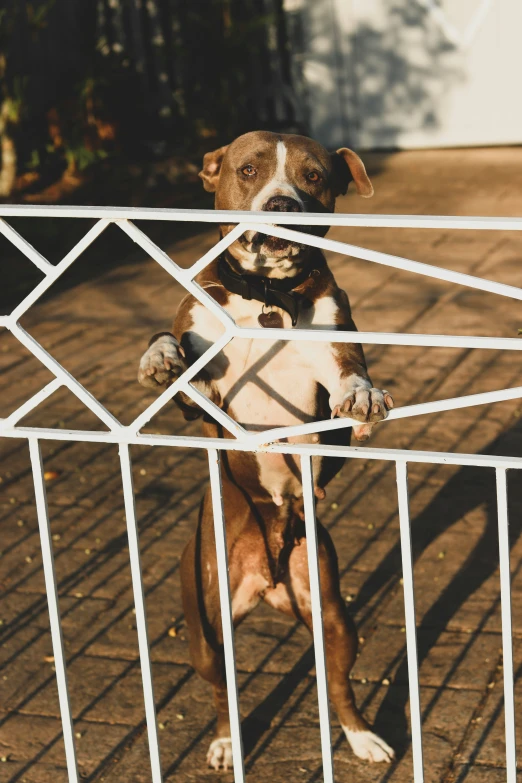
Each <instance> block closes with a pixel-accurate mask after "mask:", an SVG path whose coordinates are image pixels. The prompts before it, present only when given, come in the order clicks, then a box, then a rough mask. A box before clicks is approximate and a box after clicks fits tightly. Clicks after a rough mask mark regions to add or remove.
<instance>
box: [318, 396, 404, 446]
mask: <svg viewBox="0 0 522 783" xmlns="http://www.w3.org/2000/svg"><path fill="white" fill-rule="evenodd" d="M392 408H393V397H392V396H391V394H390V393H389V392H387V391H381V390H380V389H373V388H369V387H367V386H356V387H355V388H354V389H353V390H352V391H350V392H349V393H348V394H347V395H346V397H345V398H344V400H343V401H342V403H340V404H339V405H336V406H335V407H334V409H333V410H332V419H335V418H339V417H340V418H350V419H356V420H357V421H360V422H363V423H362V424H361V425H357V426H354V427H353V433H354V435H355V437H356V438H357V440H367V439H368V438H369V437H370V434H371V431H372V426H373V424H375V422H377V421H382V420H383V419H385V418H386V417H387V415H388V411H389V410H391V409H392Z"/></svg>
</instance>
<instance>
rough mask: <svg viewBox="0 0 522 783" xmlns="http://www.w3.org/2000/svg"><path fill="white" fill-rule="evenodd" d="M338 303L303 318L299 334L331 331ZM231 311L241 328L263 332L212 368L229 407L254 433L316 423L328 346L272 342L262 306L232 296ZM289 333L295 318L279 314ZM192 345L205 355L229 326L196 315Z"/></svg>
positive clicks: (232, 346) (233, 347) (197, 311)
mask: <svg viewBox="0 0 522 783" xmlns="http://www.w3.org/2000/svg"><path fill="white" fill-rule="evenodd" d="M335 308H336V306H335V302H334V301H333V300H332V299H331V298H325V299H324V300H320V305H319V306H312V307H309V308H307V309H305V310H303V312H302V313H300V316H299V320H298V325H297V326H298V328H307V329H314V328H323V329H324V328H331V324H332V323H333V322H334V320H333V319H334V317H335ZM226 310H227V311H228V312H229V313H230V315H231V316H232V317H233V319H234V321H235V323H236V324H237V325H238V326H240V327H246V328H252V327H255V328H259V331H260V333H261V334H260V339H255V340H253V339H242V338H234V339H233V340H232V341H231V342H230V343H229V344H228V345H227V346H226V347H225V348H224V350H223V351H222V352H221V353H220V354H219V355H218V356H217V357H216V358H215V359H214V360H213V361H212V362H211V363H210V364H209V365H207V371H208V372H209V374H210V376H211V379H212V382H213V385H214V387H215V389H216V390H217V391H218V392H219V395H220V397H221V400H222V401H223V407H224V408H225V410H227V411H228V412H229V413H230V414H231V415H232V416H233V417H234V418H235V419H236V421H238V422H239V423H240V424H241V425H242V426H244V427H245V428H246V429H247V430H250V431H254V432H255V431H259V430H262V429H267V428H271V427H278V426H287V425H291V424H300V423H303V422H308V421H312V420H313V419H314V417H315V414H316V408H317V403H316V400H317V382H316V378H317V372H316V370H317V367H318V365H319V364H320V363H321V362H324V361H325V357H326V355H330V351H329V346H328V344H325V343H322V342H306V343H305V342H297V341H296V342H293V341H288V340H273V339H270V329H263V328H261V327H260V326H259V323H258V316H259V314H260V313H261V311H262V305H261V303H260V302H255V301H246V300H243V299H242V298H241V297H239V296H235V295H231V296H230V299H229V302H228V303H227V305H226ZM276 312H277V313H279V314H280V315H281V317H282V320H283V326H284V327H285V328H291V321H290V317H289V315H288V314H287V313H286V312H284V311H283V310H280V309H276ZM192 321H193V325H192V328H191V332H190V334H191V336H190V340H191V343H192V345H193V347H194V349H195V351H196V353H198V354H200V353H202V352H203V350H204V349H206V348H208V347H209V344H210V343H213V342H215V340H216V339H217V338H218V337H219V336H220V335H221V334H222V333H223V326H222V325H221V323H220V322H219V321H218V320H217V319H216V318H215V316H214V315H212V313H210V312H209V311H208V310H207V309H206V308H204V307H203V306H200V305H196V306H195V307H194V309H193V312H192Z"/></svg>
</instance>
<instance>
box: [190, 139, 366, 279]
mask: <svg viewBox="0 0 522 783" xmlns="http://www.w3.org/2000/svg"><path fill="white" fill-rule="evenodd" d="M199 176H200V177H201V179H202V180H203V185H204V188H205V190H208V191H209V192H211V193H215V194H216V199H215V206H216V209H234V210H236V209H244V210H252V211H258V210H259V211H261V210H262V211H266V212H268V213H274V212H333V211H334V209H335V199H336V198H337V196H339V195H340V194H341V193H342V194H344V193H346V191H347V189H348V185H349V183H350V182H351V181H352V180H353V182H354V184H355V188H356V190H357V193H358V194H359V195H360V196H363V197H364V198H369V197H370V196H372V195H373V187H372V184H371V182H370V180H369V178H368V175H367V173H366V170H365V168H364V164H363V162H362V160H361V159H360V158H359V157H358V155H356V154H355V152H352V150H349V149H347V148H346V147H343V148H342V149H339V150H337V152H332V153H330V152H327V150H326V149H325V148H324V147H322V146H321V145H320V144H318V143H317V142H316V141H313V139H309V138H307V137H306V136H296V135H293V134H277V133H269V132H267V131H254V132H252V133H246V134H245V135H244V136H240V137H239V138H237V139H236V140H235V141H233V142H232V143H231V144H228V145H227V146H225V147H220V148H219V149H218V150H215V151H214V152H208V153H207V154H206V155H205V157H204V158H203V169H202V171H201V172H200V174H199ZM267 221H270V222H271V223H275V222H277V221H276V219H275V215H274V216H273V217H272V218H271V219H270V217H269V216H268V215H267ZM232 228H233V226H231V225H223V226H221V232H222V235H225V234H227V233H228V232H229V231H230V230H231V229H232ZM296 228H298V230H301V231H306V232H308V233H314V234H319V235H320V234H325V233H326V230H327V229H325V228H322V227H314V228H309V227H305V226H302V227H301V226H299V227H296ZM229 251H230V253H231V255H232V256H233V257H234V258H235V259H236V261H237V262H238V263H239V264H240V266H241V267H242V268H243V269H245V270H248V271H250V272H257V273H259V274H263V275H269V276H270V275H273V276H278V277H281V276H287V275H288V276H291V275H294V274H297V273H298V272H299V270H300V269H301V268H302V265H303V264H304V263H305V262H306V258H307V255H308V248H307V247H306V246H305V245H302V244H300V243H296V242H290V241H288V240H286V239H279V238H277V237H271V236H267V235H266V234H261V233H260V232H259V231H247V232H246V233H245V234H244V235H243V236H242V237H241V238H240V239H239V240H237V241H236V242H234V243H233V244H232V245H231V246H230V248H229Z"/></svg>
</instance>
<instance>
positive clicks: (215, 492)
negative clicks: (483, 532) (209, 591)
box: [208, 449, 245, 783]
mask: <svg viewBox="0 0 522 783" xmlns="http://www.w3.org/2000/svg"><path fill="white" fill-rule="evenodd" d="M220 463H221V455H220V452H219V451H218V450H217V449H209V450H208V468H209V472H210V487H211V491H212V511H213V517H214V536H215V539H216V559H217V569H218V582H219V600H220V604H221V623H222V626H223V648H224V652H225V673H226V678H227V696H228V712H229V718H230V736H231V740H232V759H233V762H234V780H235V783H244V781H245V767H244V762H243V737H242V735H241V716H240V713H239V696H238V691H237V676H236V653H235V646H234V623H233V618H232V596H231V594H230V580H229V570H228V550H227V537H226V527H225V515H224V511H223V486H222V483H221V470H220Z"/></svg>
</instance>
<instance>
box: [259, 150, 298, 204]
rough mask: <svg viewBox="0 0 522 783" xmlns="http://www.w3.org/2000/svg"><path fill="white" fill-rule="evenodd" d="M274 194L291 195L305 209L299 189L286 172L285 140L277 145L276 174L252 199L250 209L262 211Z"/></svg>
mask: <svg viewBox="0 0 522 783" xmlns="http://www.w3.org/2000/svg"><path fill="white" fill-rule="evenodd" d="M272 196H289V197H290V198H293V199H295V200H296V201H297V203H298V204H299V206H300V207H301V209H302V210H304V204H303V201H302V199H301V197H300V196H299V193H298V191H297V190H296V188H295V187H294V186H293V185H292V183H291V182H289V181H288V176H287V173H286V145H285V143H284V141H278V142H277V147H276V169H275V172H274V176H273V177H272V179H271V180H269V181H268V182H267V183H266V185H264V186H263V187H262V188H261V190H260V191H259V193H256V195H255V196H254V198H253V199H252V204H251V206H250V209H251V210H252V211H254V212H255V211H261V210H262V209H263V207H264V206H265V204H266V202H267V201H268V199H269V198H272Z"/></svg>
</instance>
